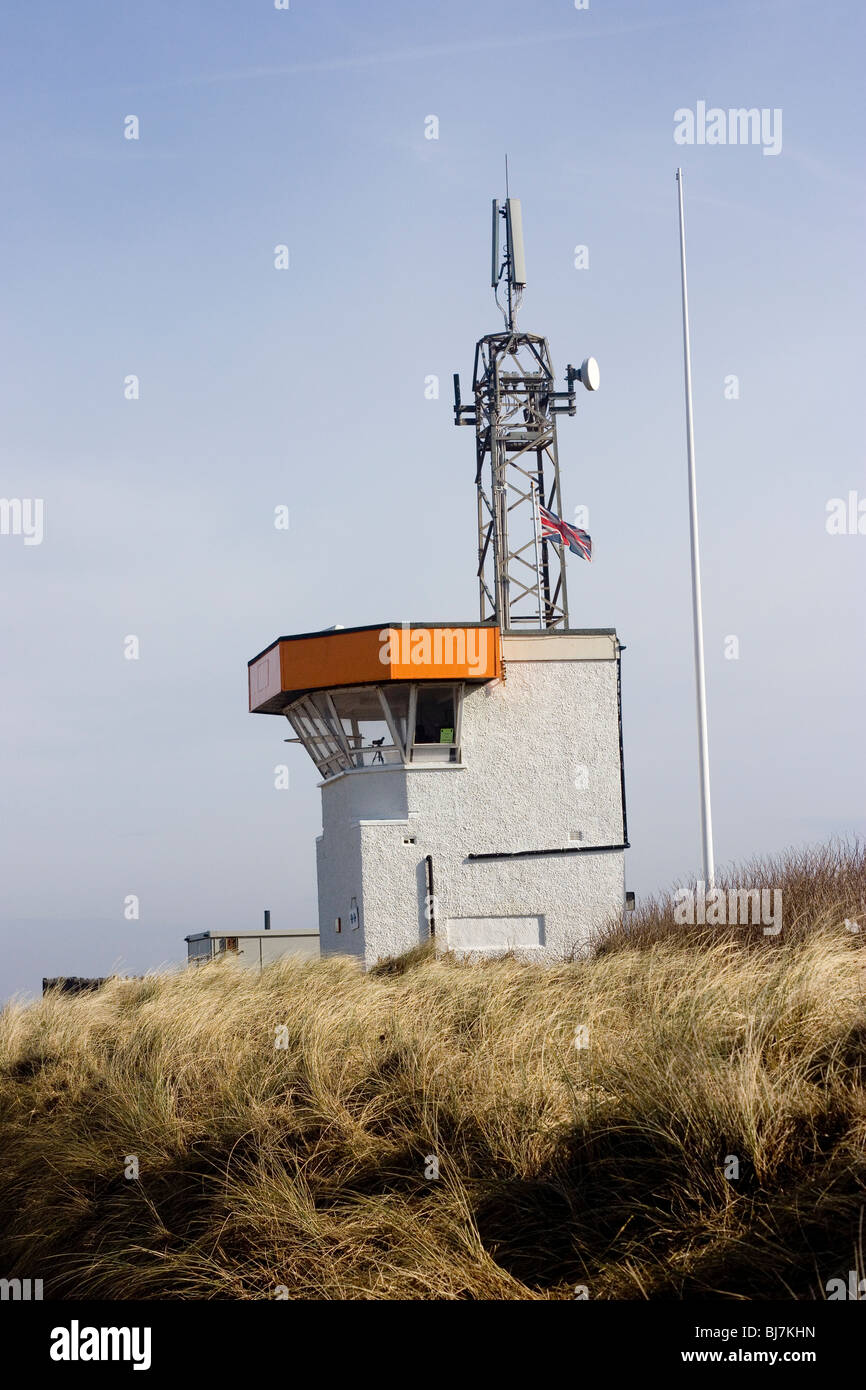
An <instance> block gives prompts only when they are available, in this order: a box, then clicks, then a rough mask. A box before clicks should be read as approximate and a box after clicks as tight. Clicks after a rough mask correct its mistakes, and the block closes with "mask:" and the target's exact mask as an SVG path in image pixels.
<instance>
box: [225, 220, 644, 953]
mask: <svg viewBox="0 0 866 1390" xmlns="http://www.w3.org/2000/svg"><path fill="white" fill-rule="evenodd" d="M503 230H504V233H505V235H504V242H505V245H504V248H503V251H502V254H500V242H501V240H503V237H502V231H503ZM524 265H525V261H524V251H523V236H522V228H521V216H520V204H519V202H518V201H517V199H514V198H509V199H507V200H506V202H505V205H504V207H502V208H500V206H499V204H498V203H497V202H494V204H493V256H492V282H493V288H494V290H495V291H496V296H497V303H499V288H500V285H501V284H502V283H503V281H504V289H505V292H506V295H507V302H506V305H505V306H500V307H501V308H502V312H503V315H504V319H505V325H504V330H503V331H502V332H499V333H493V334H489V335H488V336H487V337H485V338H482V339H481V340H480V342H479V343H478V344H477V346H476V350H475V371H474V379H473V401H472V403H471V404H465V405H464V404H463V403H462V400H461V394H460V381H459V377H457V376H455V378H454V388H455V401H454V418H455V423H456V424H458V425H474V427H475V439H476V475H475V482H476V489H477V502H478V578H479V584H480V615H479V616H480V621H479V622H457V623H430V622H426V623H424V622H419V623H395V622H379V623H375V624H372V625H370V626H369V627H357V628H341V629H331V630H329V631H326V632H314V633H302V634H300V635H297V636H292V637H280V638H277V639H276V641H274V642H272V643H271V645H270V646H269V647H267V648H266V649H265V650H264V651H263V652H261V653H260V654H259V655H258V656H257V657H254V658H253V660H252V661H251V662H250V663H249V696H250V710H251V711H253V712H254V713H259V714H278V715H285V717H286V718H287V720H288V721H289V724H290V725H291V728H292V731H293V735H294V737H293V739H291V740H290V741H291V742H297V743H300V744H302V745H303V747H304V748H305V749H306V751H307V752H308V753H309V755H310V757H311V758H312V759H313V762H314V763H315V764H316V767H317V768H318V770H319V773H320V774H321V777H322V782H321V789H322V824H323V830H322V834H321V836H320V837H319V839H318V841H317V860H318V885H319V934H320V943H321V951H322V954H328V953H329V952H334V951H343V952H346V953H349V954H351V955H356V956H359V957H360V958H361V959H362V960H364V962H365V963H366V964H368V965H372V964H374V963H375V962H376V961H378V960H381V959H382V958H384V957H386V956H391V955H397V954H399V953H401V952H403V951H406V950H408V949H409V948H410V947H412V946H415V945H417V944H418V943H419V942H423V941H426V940H427V939H428V938H430V937H431V936H432V937H434V938H435V941H436V943H437V946H439V947H440V948H441V949H443V950H454V951H458V952H460V953H476V954H482V955H490V954H498V953H501V952H503V951H511V950H513V951H514V952H515V953H516V954H517V955H519V956H523V957H526V958H530V959H533V960H558V959H562V958H563V957H568V956H570V955H571V954H572V953H573V952H575V951H578V950H580V949H581V948H582V947H583V946H584V945H585V944H586V942H587V940H588V938H589V936H590V934H591V933H592V931H593V929H594V928H597V927H600V926H602V925H603V924H604V923H605V922H606V921H607V920H609V919H610V918H612V917H614V916H617V915H618V914H619V913H621V912H622V910H623V907H624V906H625V889H624V859H623V856H624V851H625V850H626V849H627V848H628V844H627V832H626V814H625V778H624V773H623V757H622V717H621V700H620V653H621V651H622V647H621V646H620V643H619V640H618V638H617V635H616V633H615V631H613V629H610V628H600V629H583V628H572V627H571V626H570V625H569V615H568V597H567V587H566V575H565V564H566V561H565V552H566V551H568V550H570V551H571V552H573V553H574V554H575V555H576V557H577V558H576V560H575V563H576V564H583V563H584V561H585V560H587V559H589V558H590V555H591V542H590V539H589V536H587V535H586V533H585V532H583V531H581V530H580V529H579V528H577V527H575V526H572V525H570V524H568V523H567V522H565V521H564V520H563V504H562V498H561V491H560V475H559V459H558V454H557V439H556V416H557V414H560V413H563V412H565V413H567V414H569V415H574V414H575V410H576V405H575V383H577V382H580V383H581V385H583V386H584V387H585V388H586V389H587V390H590V391H592V390H595V389H596V387H597V386H598V384H599V373H598V366H597V364H596V362H595V360H594V359H593V358H587V359H586V361H585V362H584V363H583V365H582V366H581V367H580V368H574V367H571V366H569V367H568V368H567V369H566V389H565V390H563V391H557V390H556V389H555V379H554V373H553V367H552V365H551V360H550V353H549V349H548V346H547V342H546V340H545V339H544V338H541V337H539V336H538V335H537V334H534V333H523V332H521V331H519V330H518V329H517V326H516V312H517V309H518V307H519V304H520V300H521V298H522V294H523V289H524V286H525V283H526V273H525V268H524Z"/></svg>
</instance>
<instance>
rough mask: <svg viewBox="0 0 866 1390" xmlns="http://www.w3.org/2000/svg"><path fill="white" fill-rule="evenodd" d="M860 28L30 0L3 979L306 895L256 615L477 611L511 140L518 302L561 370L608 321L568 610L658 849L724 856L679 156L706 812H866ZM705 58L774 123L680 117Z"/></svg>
mask: <svg viewBox="0 0 866 1390" xmlns="http://www.w3.org/2000/svg"><path fill="white" fill-rule="evenodd" d="M864 28H866V24H864V18H863V10H862V6H860V5H858V4H855V3H836V4H833V3H830V4H822V5H820V6H819V5H815V4H814V3H805V2H804V3H796V2H795V0H792V3H781V0H780V2H779V3H763V4H762V3H755V2H754V0H749V3H745V2H744V3H730V4H709V3H700V4H686V3H685V0H676V3H674V0H664V3H658V4H652V3H638V2H637V0H623V2H621V3H611V2H610V0H591V6H590V9H589V10H588V11H577V10H575V9H574V6H573V4H572V3H571V0H535V3H533V4H532V5H530V6H527V5H525V4H521V3H518V2H517V0H475V3H471V4H467V3H465V0H461V2H460V3H457V0H446V2H445V3H439V4H435V5H424V4H407V3H403V4H397V3H379V0H371V2H370V3H368V4H366V5H364V6H360V5H350V4H347V3H322V0H316V3H313V0H309V3H307V0H292V8H291V9H290V10H289V11H288V12H283V11H276V10H274V8H273V5H272V4H271V3H269V0H244V3H240V0H238V2H237V3H228V2H227V0H221V2H220V0H216V2H215V0H208V3H204V2H203V0H187V3H185V4H184V5H182V6H178V5H176V4H169V3H142V4H139V5H137V6H119V5H109V4H96V3H87V0H83V3H82V2H81V0H80V2H79V3H77V4H76V5H74V6H70V5H67V4H61V3H59V2H54V3H47V4H40V5H38V6H29V7H20V8H19V9H18V10H17V12H16V13H13V14H10V13H8V12H7V13H6V14H5V15H4V16H3V19H2V23H0V39H2V42H0V51H2V57H0V73H2V83H0V106H2V130H0V143H2V163H3V169H4V174H3V181H4V213H3V217H2V219H0V264H2V271H3V310H4V312H3V331H2V338H0V343H2V346H0V352H2V360H0V394H2V421H3V468H2V482H0V495H2V496H5V497H8V498H14V497H40V498H43V499H44V505H45V537H44V541H43V543H42V544H41V545H39V546H24V544H23V540H22V538H21V537H20V536H0V574H2V580H3V596H4V603H3V608H2V613H3V618H2V636H0V640H2V646H3V652H4V657H5V660H4V662H3V670H2V687H3V688H2V701H3V709H4V719H3V722H2V758H3V770H4V775H3V779H2V786H3V793H2V795H3V813H4V822H5V829H4V831H3V836H2V866H0V867H2V877H0V885H2V888H0V921H2V930H3V932H4V943H5V950H4V956H3V961H4V965H3V970H2V972H0V996H5V995H7V994H9V993H11V992H12V991H15V990H22V989H23V990H28V991H31V992H33V991H36V990H38V988H39V984H40V980H41V977H42V975H43V974H50V975H54V974H104V973H107V972H108V971H110V970H111V969H113V968H125V969H128V970H132V971H141V970H144V969H147V968H150V967H153V966H157V965H159V964H160V963H162V962H167V961H171V960H177V959H179V958H181V957H182V956H183V954H184V952H185V948H184V947H183V941H182V938H183V935H184V934H185V933H186V932H188V931H195V930H202V929H204V928H207V927H214V928H216V927H225V928H229V927H242V926H253V927H257V926H259V925H260V918H261V910H262V908H263V907H266V906H267V907H270V908H271V910H272V915H273V925H274V928H278V927H291V928H306V927H309V926H310V925H311V924H314V922H315V855H314V839H315V836H316V834H317V833H318V830H319V827H320V818H319V793H318V791H317V790H316V773H315V770H314V768H313V767H312V766H311V765H309V764H308V763H307V762H306V760H305V758H304V755H303V754H302V753H301V752H300V750H298V749H296V748H287V747H286V745H284V744H283V743H282V741H281V740H282V738H283V737H284V735H285V733H286V732H287V730H286V728H285V726H284V724H283V723H282V722H281V721H279V720H275V719H268V718H264V717H261V718H255V717H252V716H250V715H248V714H247V712H246V661H247V659H248V658H249V657H250V656H252V655H254V654H255V653H256V652H258V651H259V650H261V648H262V647H264V646H266V645H267V643H268V642H270V641H271V640H272V639H273V638H274V637H275V636H277V635H278V634H281V633H289V632H297V631H307V630H315V629H317V628H320V627H324V626H329V625H331V624H333V623H336V622H340V623H343V624H346V625H351V624H360V623H369V622H378V621H380V620H384V619H391V618H394V617H406V618H415V619H423V618H447V619H459V618H464V617H465V618H469V619H474V618H475V616H476V612H477V595H476V587H475V580H474V569H475V555H474V517H475V501H474V489H473V476H474V454H473V442H472V435H471V432H470V431H469V430H461V431H457V430H455V429H454V428H453V426H452V423H451V409H450V403H449V398H450V386H449V383H450V377H451V373H452V372H453V371H455V370H459V371H460V372H461V373H462V375H463V379H464V382H466V381H467V380H468V378H469V374H470V371H471V364H472V352H473V348H474V343H475V341H476V339H477V338H478V337H480V336H481V335H482V334H483V333H486V332H490V331H492V330H493V329H495V328H497V327H498V326H499V323H500V320H499V318H498V315H497V313H496V311H495V307H494V304H493V299H492V295H491V292H490V289H489V286H488V254H489V253H488V224H489V201H490V198H491V197H493V196H495V195H501V194H502V193H503V192H504V188H503V183H504V180H503V153H504V151H505V150H506V149H507V150H508V152H509V157H510V166H511V191H512V193H513V194H515V195H517V196H519V197H520V198H521V199H522V200H523V208H524V226H525V234H526V243H527V260H528V276H529V287H528V290H527V294H526V300H525V308H524V311H523V314H522V317H521V323H522V325H523V326H524V327H526V328H528V329H532V330H534V331H538V332H543V333H545V334H546V335H547V337H548V339H549V341H550V346H551V351H552V353H553V358H554V362H555V364H556V366H557V368H558V370H559V371H560V372H561V371H562V370H563V369H564V367H565V365H566V363H567V362H569V361H577V362H579V361H580V360H581V359H582V358H583V357H584V356H586V355H587V354H588V353H594V354H595V356H597V357H598V359H599V361H600V363H601V368H602V389H601V391H600V392H599V393H598V394H597V395H596V396H594V397H586V398H584V400H583V401H582V402H581V409H580V411H579V414H578V417H577V419H575V420H569V419H568V418H565V419H564V420H562V421H561V422H560V423H561V430H560V453H561V459H562V464H563V491H564V496H565V500H566V505H567V509H571V508H573V507H574V506H575V505H577V504H579V503H582V504H585V505H587V506H588V507H589V509H590V527H589V529H590V530H591V532H592V535H593V541H594V546H595V560H594V563H593V565H592V566H591V567H589V566H586V565H581V564H579V562H578V561H577V560H573V561H572V563H571V566H570V571H569V573H570V584H569V588H570V598H571V606H572V622H573V623H574V625H575V626H586V627H593V626H599V627H606V626H615V627H616V628H617V630H618V632H619V634H620V637H621V639H622V641H623V642H625V643H626V645H627V648H628V650H627V652H626V654H625V657H624V662H623V687H624V721H625V753H626V777H627V793H628V803H629V829H630V835H631V840H632V844H633V846H634V848H633V849H632V851H631V852H630V854H629V856H628V878H629V887H630V888H633V889H634V890H636V891H637V893H638V895H639V896H640V895H641V894H643V893H646V892H648V891H652V890H655V889H658V888H660V887H663V886H665V885H666V884H667V883H669V882H670V881H671V880H672V879H674V878H676V877H677V876H680V875H685V874H688V873H691V872H693V871H694V869H695V868H696V867H697V865H698V862H699V843H700V842H699V827H698V800H697V771H696V761H695V746H696V736H695V715H694V693H693V679H692V656H691V641H692V638H691V615H690V592H689V561H688V529H687V494H686V472H685V445H684V428H683V403H682V361H681V339H680V304H679V279H678V275H679V264H678V248H677V239H676V238H677V228H676V190H675V182H674V172H675V169H676V166H677V164H678V163H681V164H682V165H683V168H684V170H685V186H686V197H687V218H688V248H689V271H690V290H691V299H692V306H691V307H692V330H693V349H694V373H695V411H696V435H697V456H698V469H699V489H700V508H701V523H702V542H703V562H704V596H705V621H706V639H707V674H708V692H709V711H710V751H711V761H712V778H713V795H714V814H715V822H716V854H717V859H718V860H719V862H721V863H725V862H728V861H730V860H732V859H738V858H742V857H744V856H748V855H750V854H753V853H759V852H770V851H774V850H777V849H780V848H782V847H784V846H786V845H789V844H802V843H806V842H808V841H811V840H815V839H821V838H824V837H827V836H829V835H832V834H844V833H850V832H853V831H860V832H863V831H864V829H866V817H864V810H863V790H862V789H863V774H864V762H866V758H864V752H863V735H862V727H863V721H862V706H863V686H864V659H863V588H864V586H863V579H864V561H866V536H859V535H850V536H830V535H828V534H827V532H826V529H825V516H826V505H827V502H828V500H829V499H831V498H833V497H839V496H847V494H848V492H849V491H851V490H858V495H859V497H860V498H863V499H866V476H864V467H863V406H862V400H863V387H862V380H861V378H862V364H863V346H864V344H863V337H864V333H863V322H864V314H863V310H864V302H863V301H864V292H863V291H864V280H863V272H862V255H863V253H862V247H863V231H864V228H863V199H862V191H861V190H862V183H863V155H862V151H863V149H864V128H863V126H864V121H863V113H862V54H863V51H864V37H866V36H864ZM699 100H706V101H707V102H708V104H709V105H711V106H712V105H717V106H721V107H724V108H728V107H738V106H749V107H751V106H755V107H758V108H764V107H766V108H780V109H781V110H782V113H783V148H782V152H781V154H780V155H779V156H778V157H775V158H774V157H766V156H764V155H763V154H762V151H761V149H760V148H759V147H751V146H748V147H744V146H726V147H707V146H703V147H698V146H694V147H679V146H677V145H675V143H674V140H673V128H674V120H673V113H674V111H675V110H676V109H677V108H681V107H691V108H694V107H695V105H696V103H697V102H698V101H699ZM130 114H134V115H137V116H138V118H139V121H140V139H139V140H138V141H128V140H125V139H124V137H123V123H124V117H126V116H127V115H130ZM431 114H434V115H436V116H437V117H438V119H439V139H438V140H435V141H434V140H426V139H425V138H424V122H425V117H427V116H428V115H431ZM278 243H286V244H287V245H288V246H289V247H290V253H291V268H290V270H289V271H287V272H279V271H276V270H275V269H274V268H273V248H274V246H275V245H277V244H278ZM577 244H586V245H587V246H588V247H589V250H590V267H589V269H588V270H580V271H579V270H575V269H574V266H573V248H574V247H575V245H577ZM130 373H135V374H137V375H138V376H139V377H140V381H141V397H140V399H139V400H138V401H127V400H125V399H124V395H123V381H124V378H125V377H126V376H127V375H128V374H130ZM432 373H435V374H437V375H438V376H439V377H440V380H441V385H442V394H441V398H440V399H439V400H438V401H427V400H425V399H424V378H425V377H426V376H427V375H428V374H432ZM731 373H735V374H736V375H737V376H738V377H739V380H740V399H739V400H736V401H732V400H725V398H724V379H725V377H726V375H728V374H731ZM280 503H286V504H288V506H289V507H290V509H291V528H290V530H289V531H288V533H283V532H278V531H276V530H275V529H274V527H273V524H272V516H273V509H274V507H275V506H276V505H278V504H280ZM129 633H134V634H136V635H138V637H139V638H140V642H141V658H140V660H139V661H137V662H128V661H125V660H124V659H123V639H124V637H125V636H126V635H127V634H129ZM730 634H734V635H736V636H737V637H738V638H739V641H740V658H739V660H738V661H729V660H725V659H724V654H723V644H724V639H725V637H726V636H728V635H730ZM284 760H286V761H288V762H289V765H290V768H291V787H290V790H289V791H276V790H275V789H274V786H273V768H274V766H275V764H277V763H279V762H282V761H284ZM539 775H540V776H541V777H543V763H540V766H539ZM130 893H135V894H137V895H138V896H139V898H140V901H141V918H140V920H139V921H138V922H127V921H125V920H124V917H123V900H124V898H125V896H126V895H127V894H130Z"/></svg>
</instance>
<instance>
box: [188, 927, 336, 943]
mask: <svg viewBox="0 0 866 1390" xmlns="http://www.w3.org/2000/svg"><path fill="white" fill-rule="evenodd" d="M318 935H319V933H318V932H317V931H263V930H262V929H261V927H260V928H259V929H258V931H242V930H239V929H237V928H235V927H226V929H225V931H197V932H193V934H192V936H185V937H184V938H183V939H184V941H207V940H208V939H210V940H211V941H216V939H217V937H220V936H280V937H289V938H291V939H294V938H295V937H308V936H318Z"/></svg>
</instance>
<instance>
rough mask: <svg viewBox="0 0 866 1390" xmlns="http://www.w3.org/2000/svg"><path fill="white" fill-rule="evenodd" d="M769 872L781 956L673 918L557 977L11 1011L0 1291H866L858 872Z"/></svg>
mask: <svg viewBox="0 0 866 1390" xmlns="http://www.w3.org/2000/svg"><path fill="white" fill-rule="evenodd" d="M759 871H760V872H761V873H765V874H766V876H767V882H768V883H770V884H771V885H773V886H776V887H781V889H782V890H783V893H784V895H785V927H784V929H783V931H782V933H781V935H780V936H778V937H775V938H769V937H765V936H764V935H763V934H762V932H761V929H760V927H758V928H742V927H741V928H728V929H725V930H721V929H718V928H717V929H715V930H713V929H710V930H707V929H702V928H699V927H695V928H689V927H675V926H674V925H673V923H672V920H671V903H670V901H669V900H668V901H667V902H666V903H664V902H663V903H660V904H653V905H651V906H650V907H648V908H646V909H645V910H644V911H643V912H641V913H638V914H636V920H633V921H632V922H631V923H627V924H626V926H625V927H624V928H618V929H614V930H612V931H610V932H608V933H607V934H606V935H605V938H604V939H603V940H601V941H599V943H598V946H597V950H596V952H595V954H594V955H593V957H592V958H591V959H587V960H585V961H576V962H571V963H568V964H564V965H561V966H558V967H554V968H542V967H538V966H533V965H526V964H522V963H519V962H517V961H514V960H509V959H505V960H499V961H493V962H488V963H485V964H480V965H479V964H476V965H467V964H461V963H459V962H456V961H454V960H453V959H450V958H447V957H446V958H440V959H436V958H434V957H433V956H432V955H431V954H430V953H429V951H427V950H418V951H416V952H414V953H413V954H412V955H411V957H408V958H403V959H402V960H401V961H397V962H391V963H390V964H388V965H387V966H384V967H382V968H380V969H378V970H376V971H374V972H370V973H368V974H367V975H364V974H362V973H361V972H360V971H359V970H358V968H357V967H356V965H355V964H354V963H353V962H351V961H349V960H345V959H337V958H331V959H325V960H322V961H320V962H312V963H308V964H295V963H292V962H291V961H284V962H280V963H278V964H277V965H274V966H272V967H270V968H269V969H268V970H266V971H265V973H264V974H263V975H261V976H258V975H254V974H252V973H245V972H244V971H242V970H240V969H238V968H237V967H236V966H234V965H233V964H232V963H231V962H226V963H221V964H220V963H218V964H215V965H212V966H208V967H205V968H203V969H200V970H197V971H184V972H182V973H178V974H172V975H165V976H159V977H153V978H146V979H144V980H138V981H123V980H114V981H111V982H110V983H109V984H108V985H106V986H104V987H103V988H102V989H101V990H100V991H99V992H98V993H95V994H91V995H83V996H79V997H73V998H70V997H63V996H61V995H59V994H53V995H49V996H47V997H46V998H45V999H43V1000H42V1001H40V1002H38V1003H36V1004H31V1005H26V1006H25V1005H19V1004H15V1005H12V1006H10V1007H9V1008H8V1009H6V1010H5V1012H4V1013H3V1015H2V1019H0V1148H2V1153H3V1182H2V1184H0V1229H2V1232H3V1234H2V1237H0V1246H2V1249H0V1264H2V1270H0V1272H2V1273H3V1274H4V1275H5V1276H6V1277H13V1276H15V1275H17V1276H19V1277H22V1278H26V1277H30V1278H42V1279H43V1280H44V1284H45V1297H46V1298H48V1297H55V1298H56V1297H61V1298H68V1297H109V1298H166V1297H169V1298H171V1297H189V1298H273V1297H276V1296H279V1286H284V1287H285V1289H287V1291H288V1294H289V1296H290V1297H292V1298H328V1299H332V1298H333V1299H340V1298H381V1299H399V1298H402V1299H405V1298H482V1299H484V1298H496V1299H512V1298H514V1299H527V1298H573V1297H574V1296H575V1286H577V1285H582V1286H585V1288H586V1291H587V1293H588V1296H589V1297H590V1298H643V1297H647V1298H660V1297H661V1298H679V1297H690V1298H691V1297H705V1296H708V1295H712V1294H717V1293H720V1292H721V1293H724V1294H726V1295H728V1296H730V1297H733V1298H741V1299H749V1298H763V1297H783V1298H790V1297H794V1298H813V1297H818V1298H820V1297H824V1296H825V1294H824V1288H825V1284H826V1281H827V1280H828V1279H830V1278H834V1277H845V1278H846V1277H847V1272H848V1271H849V1270H851V1269H856V1270H857V1271H858V1274H859V1277H861V1278H862V1277H863V1276H864V1274H866V1270H864V1268H863V1242H862V1220H863V1211H864V1205H866V1187H864V1175H866V1147H864V1140H866V1089H864V1067H866V1010H864V985H866V977H864V970H863V963H864V959H866V958H864V956H863V954H862V951H861V947H862V943H863V940H864V938H866V917H864V915H863V913H862V910H861V904H862V902H863V901H864V899H866V862H864V856H863V853H862V850H861V849H860V848H857V847H855V848H854V849H853V850H852V849H850V848H844V847H843V848H838V847H837V848H830V849H828V850H826V851H823V852H820V853H817V854H812V855H810V856H801V857H799V858H797V857H789V859H788V860H786V861H785V862H784V863H773V862H770V863H768V864H764V865H763V866H757V867H756V866H754V865H753V866H750V867H749V869H748V870H747V871H745V872H744V873H743V874H741V875H740V876H738V877H739V878H740V881H741V882H743V883H745V884H748V885H749V886H751V885H752V884H754V883H755V882H756V881H760V880H756V877H755V875H756V874H757V873H758V872H759ZM858 913H859V914H860V915H859V917H858ZM846 917H847V918H849V920H854V921H857V922H859V925H860V927H861V932H860V933H857V932H854V931H852V930H851V929H850V928H846V927H845V925H844V919H845V918H846ZM276 1042H281V1043H284V1044H285V1046H275V1043H276ZM576 1043H579V1044H581V1045H576ZM131 1156H135V1157H136V1159H137V1161H138V1172H139V1176H138V1178H137V1179H132V1180H130V1179H129V1178H127V1177H126V1176H125V1175H124V1170H125V1168H127V1169H129V1160H130V1157H131ZM433 1160H435V1163H434V1161H433ZM733 1160H736V1163H734V1162H733ZM437 1164H438V1177H435V1176H433V1173H434V1171H435V1169H436V1165H437ZM735 1169H738V1176H736V1177H734V1176H731V1174H732V1173H733V1171H734V1170H735ZM726 1170H727V1174H728V1175H727V1176H726Z"/></svg>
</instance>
